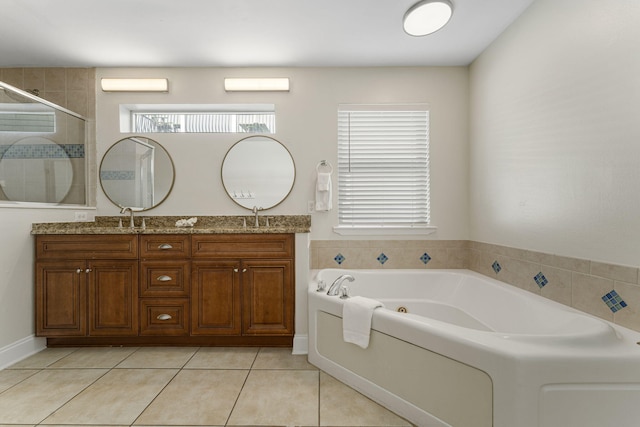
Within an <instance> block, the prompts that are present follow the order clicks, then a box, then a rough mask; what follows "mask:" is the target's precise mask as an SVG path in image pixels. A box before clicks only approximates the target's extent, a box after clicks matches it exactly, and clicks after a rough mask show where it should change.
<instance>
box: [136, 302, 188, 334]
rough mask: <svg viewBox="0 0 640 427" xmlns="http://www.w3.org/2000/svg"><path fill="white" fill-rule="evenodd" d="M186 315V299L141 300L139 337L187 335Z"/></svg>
mask: <svg viewBox="0 0 640 427" xmlns="http://www.w3.org/2000/svg"><path fill="white" fill-rule="evenodd" d="M188 314H189V300H188V299H186V298H184V299H179V298H166V299H163V298H143V299H141V300H140V335H146V336H150V335H151V336H153V335H162V336H178V335H188V334H189V317H188Z"/></svg>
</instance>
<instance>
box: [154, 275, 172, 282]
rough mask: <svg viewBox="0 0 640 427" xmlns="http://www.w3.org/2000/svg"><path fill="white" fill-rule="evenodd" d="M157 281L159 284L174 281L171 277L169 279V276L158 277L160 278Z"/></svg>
mask: <svg viewBox="0 0 640 427" xmlns="http://www.w3.org/2000/svg"><path fill="white" fill-rule="evenodd" d="M156 280H157V281H158V282H170V281H171V280H173V279H171V277H169V276H158V278H157V279H156Z"/></svg>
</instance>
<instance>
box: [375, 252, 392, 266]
mask: <svg viewBox="0 0 640 427" xmlns="http://www.w3.org/2000/svg"><path fill="white" fill-rule="evenodd" d="M376 259H377V260H378V261H379V262H380V264H384V263H385V262H387V261H388V260H389V258H388V257H387V256H386V255H385V254H384V252H383V253H381V254H380V255H378V258H376Z"/></svg>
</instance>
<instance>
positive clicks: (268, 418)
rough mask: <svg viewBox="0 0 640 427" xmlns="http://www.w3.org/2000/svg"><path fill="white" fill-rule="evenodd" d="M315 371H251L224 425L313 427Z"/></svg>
mask: <svg viewBox="0 0 640 427" xmlns="http://www.w3.org/2000/svg"><path fill="white" fill-rule="evenodd" d="M318 375H319V372H317V371H284V370H281V371H251V373H250V374H249V377H248V378H247V382H246V383H245V385H244V387H243V389H242V392H241V393H240V397H239V398H238V402H237V403H236V406H235V408H234V409H233V412H232V413H231V417H230V418H229V422H228V423H227V425H228V426H265V425H266V426H275V425H281V426H282V425H286V426H291V425H296V426H317V425H318V385H319V381H318Z"/></svg>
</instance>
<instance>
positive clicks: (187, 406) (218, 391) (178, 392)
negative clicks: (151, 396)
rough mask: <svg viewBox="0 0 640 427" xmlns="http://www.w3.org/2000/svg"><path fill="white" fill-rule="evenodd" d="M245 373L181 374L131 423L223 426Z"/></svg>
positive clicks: (232, 371) (238, 392)
mask: <svg viewBox="0 0 640 427" xmlns="http://www.w3.org/2000/svg"><path fill="white" fill-rule="evenodd" d="M248 373H249V371H248V370H191V371H186V370H185V371H181V372H180V373H179V374H178V375H176V377H175V378H174V379H173V380H172V381H171V382H170V383H169V385H168V386H167V387H166V388H165V389H164V390H163V391H162V393H160V395H159V396H158V397H157V398H156V399H155V400H154V401H153V403H152V404H151V405H149V407H148V408H147V409H146V410H145V411H144V412H143V413H142V415H140V417H139V418H138V419H137V420H136V422H135V424H142V425H164V426H167V425H171V426H174V425H208V426H210V425H224V424H225V423H226V422H227V419H228V418H229V414H231V410H232V409H233V405H234V404H235V402H236V399H237V398H238V395H239V394H240V390H241V389H242V385H243V384H244V381H245V379H246V378H247V374H248Z"/></svg>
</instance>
